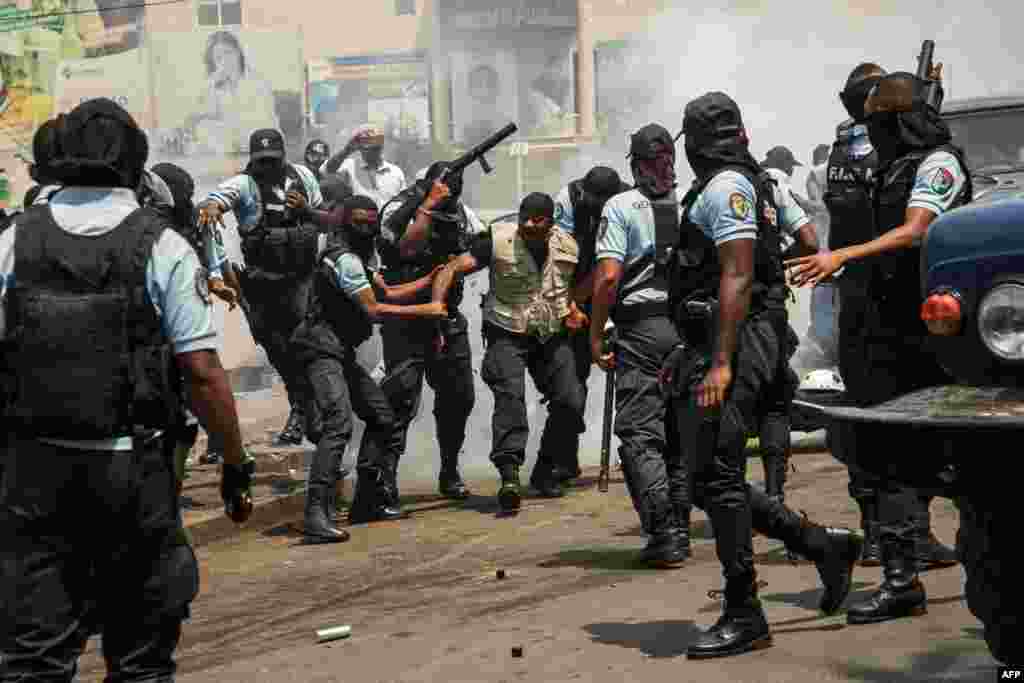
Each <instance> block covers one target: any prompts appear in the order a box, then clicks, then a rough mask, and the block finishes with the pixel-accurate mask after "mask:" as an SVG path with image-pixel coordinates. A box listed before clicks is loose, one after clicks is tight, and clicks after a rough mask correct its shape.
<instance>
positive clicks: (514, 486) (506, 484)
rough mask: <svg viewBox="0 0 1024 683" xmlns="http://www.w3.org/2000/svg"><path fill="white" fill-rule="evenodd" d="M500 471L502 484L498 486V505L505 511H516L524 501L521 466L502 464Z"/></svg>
mask: <svg viewBox="0 0 1024 683" xmlns="http://www.w3.org/2000/svg"><path fill="white" fill-rule="evenodd" d="M498 471H499V472H500V473H501V486H500V488H498V505H499V506H501V509H502V511H503V512H514V511H516V510H518V509H519V505H520V503H521V502H522V491H521V490H520V489H521V486H520V484H519V466H518V465H502V466H501V467H500V468H499V469H498Z"/></svg>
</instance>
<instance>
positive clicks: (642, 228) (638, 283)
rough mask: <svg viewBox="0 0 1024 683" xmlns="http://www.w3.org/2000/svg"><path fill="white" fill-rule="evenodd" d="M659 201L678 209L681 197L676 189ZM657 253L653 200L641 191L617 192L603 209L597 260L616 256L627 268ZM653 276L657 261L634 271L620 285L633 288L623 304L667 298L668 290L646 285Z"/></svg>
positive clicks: (621, 301)
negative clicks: (637, 271)
mask: <svg viewBox="0 0 1024 683" xmlns="http://www.w3.org/2000/svg"><path fill="white" fill-rule="evenodd" d="M657 201H659V202H668V203H671V204H673V205H674V206H675V207H676V209H677V210H678V209H679V199H678V197H676V193H675V192H670V193H669V194H668V196H666V197H665V198H664V199H659V200H657ZM654 252H655V225H654V209H652V208H651V200H650V199H648V198H647V197H645V196H644V195H643V194H642V193H641V192H640V191H639V190H629V191H628V192H623V193H622V194H617V195H615V196H614V197H612V198H611V199H609V200H608V201H607V203H605V205H604V210H603V211H602V212H601V224H600V227H599V228H598V233H597V246H596V250H595V254H596V258H597V261H600V260H601V259H614V260H616V261H618V262H619V263H621V264H622V266H623V269H624V270H625V271H627V272H628V271H629V269H630V268H632V267H633V266H635V265H636V264H637V263H638V262H639V261H641V260H643V259H645V258H650V257H651V256H653V255H654ZM653 277H654V262H653V261H652V262H651V263H650V264H649V265H648V266H647V267H646V268H644V269H643V270H642V271H640V272H639V273H637V274H635V275H634V276H633V277H632V278H630V280H628V281H623V282H622V283H621V284H620V285H619V291H622V290H625V289H629V290H632V291H630V292H629V294H628V295H627V296H626V297H625V298H624V299H622V300H620V301H619V303H620V304H622V305H623V306H632V305H634V304H640V303H648V302H657V301H667V300H668V293H667V292H665V291H664V290H661V289H656V288H654V287H644V286H643V283H645V282H647V281H649V280H651V279H652V278H653Z"/></svg>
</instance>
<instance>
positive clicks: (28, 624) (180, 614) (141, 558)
mask: <svg viewBox="0 0 1024 683" xmlns="http://www.w3.org/2000/svg"><path fill="white" fill-rule="evenodd" d="M176 488H177V481H176V477H175V473H174V468H173V462H172V458H171V457H170V453H169V452H166V451H165V450H164V448H163V439H162V438H156V439H154V440H153V441H151V442H149V443H147V444H146V445H145V446H142V447H141V448H139V449H138V450H137V451H134V452H133V451H91V450H78V449H73V448H63V447H58V446H52V445H48V444H44V443H41V442H38V441H31V440H16V441H15V440H12V443H11V448H10V457H9V459H8V465H7V468H6V472H5V474H4V479H3V482H2V484H0V681H3V682H4V683H14V682H15V681H18V682H20V681H25V680H33V681H35V680H46V681H69V682H70V681H71V680H72V679H73V678H74V674H75V671H76V666H77V661H78V657H79V656H80V655H81V654H82V651H83V650H84V648H85V645H86V641H87V639H88V637H89V635H90V634H91V633H94V632H96V631H99V632H100V633H101V634H102V637H103V656H104V658H105V659H106V663H107V669H108V672H109V678H108V679H107V680H111V681H170V680H172V679H173V675H174V671H175V663H174V651H175V649H176V648H177V646H178V640H179V638H180V636H181V624H182V622H183V621H184V620H185V619H187V618H188V616H189V605H190V603H191V602H192V601H193V600H194V599H195V596H196V594H197V593H198V590H199V568H198V565H197V563H196V558H195V555H194V554H193V552H192V549H191V548H190V547H189V546H188V544H187V543H186V542H185V539H184V534H183V531H182V528H181V516H180V510H179V508H178V500H177V496H176Z"/></svg>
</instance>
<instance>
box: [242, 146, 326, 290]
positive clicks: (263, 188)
mask: <svg viewBox="0 0 1024 683" xmlns="http://www.w3.org/2000/svg"><path fill="white" fill-rule="evenodd" d="M285 168H286V177H287V179H288V182H287V183H286V185H287V190H288V191H292V190H294V191H296V192H298V193H299V194H301V195H302V196H304V197H305V198H306V200H307V201H309V194H308V193H307V192H306V186H305V184H304V183H303V182H302V177H301V176H300V175H299V173H298V171H296V170H295V166H294V165H292V164H286V166H285ZM253 180H254V181H256V184H257V186H258V187H259V191H260V202H262V205H263V219H262V221H261V222H260V224H259V225H258V226H256V227H255V228H253V229H252V230H250V231H249V232H248V233H246V234H245V235H242V236H241V237H242V254H243V255H244V256H245V264H246V271H247V273H248V276H249V277H250V278H251V279H254V280H268V281H278V280H294V279H300V278H303V277H305V276H307V275H309V274H310V272H311V271H312V270H313V268H314V267H315V259H316V243H317V235H318V231H317V230H316V228H314V227H312V226H308V225H303V224H302V221H301V220H300V219H299V217H298V216H297V215H296V213H295V212H294V211H292V210H291V209H289V208H288V207H287V206H286V205H285V199H284V197H279V196H277V192H278V191H284V190H285V188H281V187H276V186H274V185H273V184H272V183H266V182H264V183H261V182H259V181H258V180H256V179H255V177H254V178H253Z"/></svg>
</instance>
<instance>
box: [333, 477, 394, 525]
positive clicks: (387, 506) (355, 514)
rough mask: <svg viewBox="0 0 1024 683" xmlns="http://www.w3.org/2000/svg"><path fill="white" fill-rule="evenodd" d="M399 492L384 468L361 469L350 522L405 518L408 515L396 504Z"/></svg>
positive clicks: (365, 522)
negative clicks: (391, 483) (389, 479)
mask: <svg viewBox="0 0 1024 683" xmlns="http://www.w3.org/2000/svg"><path fill="white" fill-rule="evenodd" d="M396 498H397V492H396V491H394V490H393V489H392V488H391V486H390V485H389V482H388V477H387V474H386V473H385V472H383V471H382V470H376V469H364V470H360V472H359V477H358V480H357V482H356V493H355V496H354V497H353V499H352V507H351V509H350V510H349V512H348V521H349V524H368V523H370V522H389V521H393V520H396V519H404V518H406V517H408V515H407V514H406V513H404V512H402V511H401V510H400V509H398V508H397V507H396V506H395V503H396V500H395V499H396Z"/></svg>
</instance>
